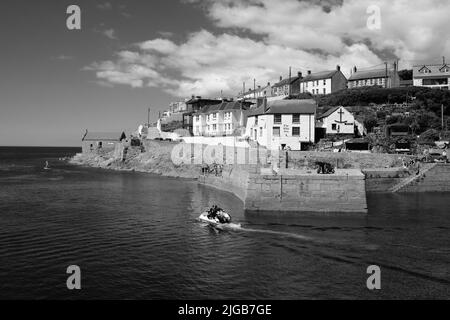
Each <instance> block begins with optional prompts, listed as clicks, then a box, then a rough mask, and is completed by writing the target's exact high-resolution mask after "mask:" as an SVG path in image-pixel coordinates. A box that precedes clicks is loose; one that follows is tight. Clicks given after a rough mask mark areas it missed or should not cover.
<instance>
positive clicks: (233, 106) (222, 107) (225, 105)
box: [198, 101, 251, 114]
mask: <svg viewBox="0 0 450 320" xmlns="http://www.w3.org/2000/svg"><path fill="white" fill-rule="evenodd" d="M250 105H251V103H249V102H242V103H241V102H240V101H231V102H222V103H219V104H213V105H209V106H205V107H203V108H202V109H201V110H200V111H199V112H198V113H203V114H207V113H214V112H218V111H226V110H240V109H241V106H242V109H243V110H246V109H247V108H248V107H249V106H250Z"/></svg>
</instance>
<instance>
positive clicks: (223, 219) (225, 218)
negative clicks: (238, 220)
mask: <svg viewBox="0 0 450 320" xmlns="http://www.w3.org/2000/svg"><path fill="white" fill-rule="evenodd" d="M198 218H199V220H200V221H203V222H207V223H209V224H212V225H221V224H229V223H231V216H230V215H229V214H228V213H226V212H224V211H219V212H218V213H217V214H216V216H214V217H212V216H211V215H210V214H209V213H208V212H207V211H205V212H203V213H202V214H201V215H200V217H198Z"/></svg>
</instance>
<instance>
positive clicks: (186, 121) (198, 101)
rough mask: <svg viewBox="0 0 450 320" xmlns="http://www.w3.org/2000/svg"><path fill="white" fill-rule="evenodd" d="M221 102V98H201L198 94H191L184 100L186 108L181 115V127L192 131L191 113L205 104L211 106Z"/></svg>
mask: <svg viewBox="0 0 450 320" xmlns="http://www.w3.org/2000/svg"><path fill="white" fill-rule="evenodd" d="M219 103H222V100H217V99H208V98H202V97H200V96H197V97H195V96H192V98H191V99H190V100H188V101H186V106H187V110H186V111H185V112H183V115H182V120H181V121H182V129H186V130H188V131H189V132H190V133H193V118H192V116H193V114H194V113H196V112H198V111H200V110H201V109H202V108H204V107H205V106H211V105H215V104H219Z"/></svg>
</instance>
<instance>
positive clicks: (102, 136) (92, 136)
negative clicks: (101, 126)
mask: <svg viewBox="0 0 450 320" xmlns="http://www.w3.org/2000/svg"><path fill="white" fill-rule="evenodd" d="M123 139H126V135H125V132H123V131H122V132H86V134H85V135H84V137H83V139H82V141H121V140H123Z"/></svg>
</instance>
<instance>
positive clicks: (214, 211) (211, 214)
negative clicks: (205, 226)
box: [208, 205, 223, 219]
mask: <svg viewBox="0 0 450 320" xmlns="http://www.w3.org/2000/svg"><path fill="white" fill-rule="evenodd" d="M221 211H223V209H222V208H219V207H218V206H216V205H213V206H212V207H211V208H210V209H209V210H208V219H215V218H219V217H218V215H217V214H218V213H219V212H221Z"/></svg>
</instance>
